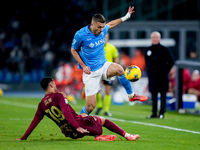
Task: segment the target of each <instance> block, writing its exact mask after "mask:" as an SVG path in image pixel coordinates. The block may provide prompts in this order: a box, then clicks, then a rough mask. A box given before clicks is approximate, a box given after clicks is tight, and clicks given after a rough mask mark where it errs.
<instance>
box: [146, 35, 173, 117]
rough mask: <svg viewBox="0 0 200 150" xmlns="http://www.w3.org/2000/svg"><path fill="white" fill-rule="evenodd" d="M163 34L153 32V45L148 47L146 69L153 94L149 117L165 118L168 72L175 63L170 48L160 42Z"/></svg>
mask: <svg viewBox="0 0 200 150" xmlns="http://www.w3.org/2000/svg"><path fill="white" fill-rule="evenodd" d="M160 39H161V35H160V33H159V32H157V31H154V32H152V33H151V41H152V45H151V46H150V47H148V48H147V49H146V52H145V61H146V71H147V75H148V79H149V91H150V92H151V95H152V97H151V98H152V107H153V108H152V115H150V116H147V118H160V119H163V118H164V113H165V107H166V95H167V90H168V88H169V80H168V73H169V71H170V69H171V68H172V66H173V65H174V60H173V58H172V55H171V54H170V52H169V50H168V48H166V47H164V46H163V45H161V44H160ZM158 93H160V95H161V97H160V101H161V108H160V112H159V116H157V102H158V101H157V96H158Z"/></svg>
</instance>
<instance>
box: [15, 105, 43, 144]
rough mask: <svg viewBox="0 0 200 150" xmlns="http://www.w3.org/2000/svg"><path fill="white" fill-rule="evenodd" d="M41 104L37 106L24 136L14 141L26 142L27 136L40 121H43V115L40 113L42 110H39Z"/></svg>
mask: <svg viewBox="0 0 200 150" xmlns="http://www.w3.org/2000/svg"><path fill="white" fill-rule="evenodd" d="M41 107H42V106H41V103H40V104H39V105H38V109H37V112H36V114H35V116H34V119H33V121H32V122H31V124H30V125H29V127H28V129H27V130H26V132H25V134H24V135H23V136H22V137H21V138H19V139H16V140H26V139H27V138H28V136H29V135H30V134H31V133H32V131H33V130H34V129H35V127H36V126H37V125H38V124H39V123H40V121H41V120H42V119H43V117H44V114H43V113H42V108H41Z"/></svg>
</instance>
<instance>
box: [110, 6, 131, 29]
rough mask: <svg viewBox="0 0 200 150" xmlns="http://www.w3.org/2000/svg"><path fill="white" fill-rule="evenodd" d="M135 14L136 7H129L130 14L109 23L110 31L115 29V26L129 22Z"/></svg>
mask: <svg viewBox="0 0 200 150" xmlns="http://www.w3.org/2000/svg"><path fill="white" fill-rule="evenodd" d="M134 12H135V11H134V6H133V7H131V6H129V9H128V12H127V14H126V15H125V16H124V17H122V18H118V19H115V20H112V21H110V22H108V23H107V25H109V29H111V28H114V27H115V26H117V25H118V24H120V23H121V22H124V21H126V20H128V19H129V18H130V17H131V14H132V13H134Z"/></svg>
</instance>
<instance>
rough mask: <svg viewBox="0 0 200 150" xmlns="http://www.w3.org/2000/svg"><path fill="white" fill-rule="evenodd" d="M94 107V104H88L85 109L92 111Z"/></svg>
mask: <svg viewBox="0 0 200 150" xmlns="http://www.w3.org/2000/svg"><path fill="white" fill-rule="evenodd" d="M94 108H95V105H89V106H88V107H87V111H88V112H92V111H93V110H94Z"/></svg>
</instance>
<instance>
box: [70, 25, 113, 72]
mask: <svg viewBox="0 0 200 150" xmlns="http://www.w3.org/2000/svg"><path fill="white" fill-rule="evenodd" d="M89 27H90V25H88V26H86V27H83V28H81V29H80V30H79V31H77V32H76V34H75V36H74V39H73V42H72V47H73V49H75V50H79V51H78V53H79V55H80V57H81V59H82V60H83V62H84V63H85V65H86V66H88V67H90V69H91V71H96V70H98V69H100V68H101V67H102V66H103V65H104V63H105V62H106V61H107V60H106V57H105V51H104V43H105V36H106V33H107V32H108V29H109V26H108V25H105V27H104V29H103V31H102V32H101V34H100V35H97V36H96V35H94V34H93V33H92V32H91V31H90V30H89ZM78 67H79V68H81V69H82V67H81V66H80V64H78Z"/></svg>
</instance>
